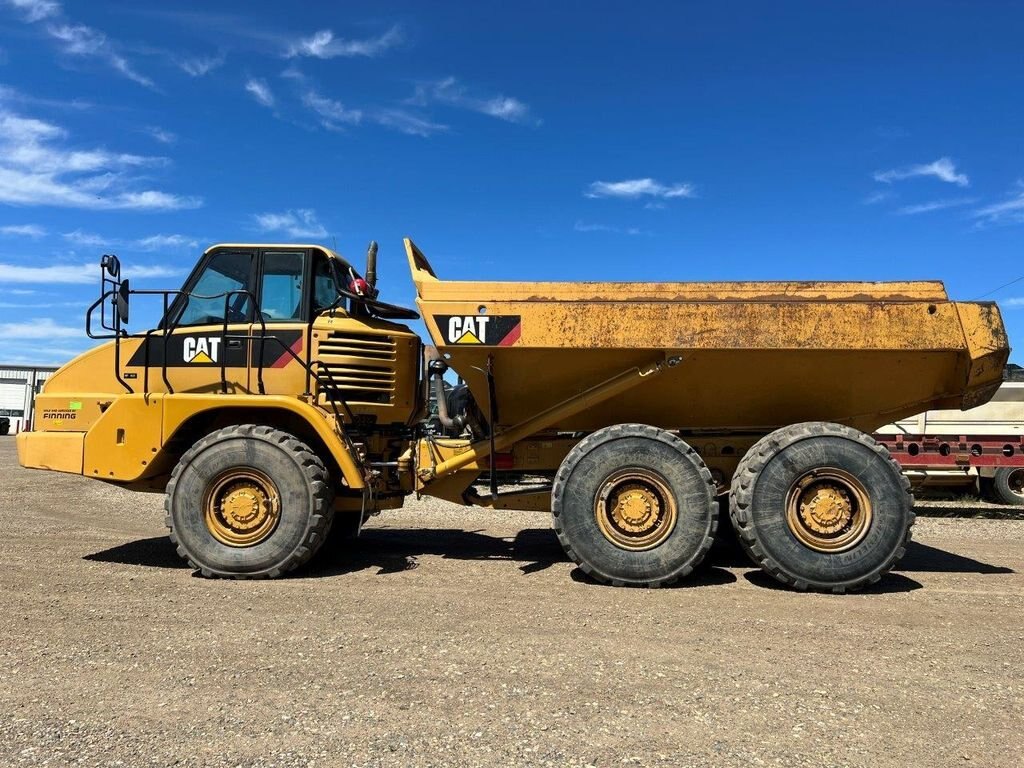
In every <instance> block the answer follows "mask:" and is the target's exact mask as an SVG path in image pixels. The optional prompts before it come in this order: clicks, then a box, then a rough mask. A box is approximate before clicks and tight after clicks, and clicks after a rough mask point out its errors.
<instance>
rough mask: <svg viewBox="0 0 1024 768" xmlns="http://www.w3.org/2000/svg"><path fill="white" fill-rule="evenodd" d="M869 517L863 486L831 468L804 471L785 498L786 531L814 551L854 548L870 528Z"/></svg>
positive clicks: (829, 551)
mask: <svg viewBox="0 0 1024 768" xmlns="http://www.w3.org/2000/svg"><path fill="white" fill-rule="evenodd" d="M872 514H873V510H872V506H871V499H870V497H869V496H868V492H867V489H866V488H865V487H864V484H863V483H861V481H860V480H858V479H857V478H856V477H854V476H853V475H851V474H850V473H849V472H846V471H845V470H842V469H836V468H834V467H824V468H820V469H815V470H812V471H810V472H807V473H806V474H804V475H803V476H801V477H800V478H799V479H798V480H797V481H796V482H795V483H793V485H792V486H791V487H790V489H789V494H788V495H787V497H786V522H787V524H788V525H789V530H790V531H792V533H793V535H794V536H796V538H797V539H798V540H799V541H800V542H801V543H802V544H804V545H805V546H807V547H810V548H811V549H813V550H815V551H817V552H828V553H836V552H845V551H846V550H848V549H852V548H853V547H855V546H857V544H859V543H860V542H861V540H862V539H863V538H864V536H866V535H867V532H868V528H870V527H871V518H872Z"/></svg>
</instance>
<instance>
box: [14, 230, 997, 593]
mask: <svg viewBox="0 0 1024 768" xmlns="http://www.w3.org/2000/svg"><path fill="white" fill-rule="evenodd" d="M405 247H406V254H407V257H408V261H409V267H410V270H411V272H412V278H413V282H414V284H415V286H416V294H417V298H416V303H417V305H418V308H419V313H417V312H415V311H413V310H411V309H406V308H403V307H398V306H395V305H391V304H387V303H384V302H382V301H380V300H379V298H378V292H377V288H376V283H377V274H376V273H377V268H376V244H371V248H370V252H369V253H368V256H367V267H366V270H365V275H360V274H358V273H357V272H356V271H355V269H354V268H353V267H352V266H351V265H350V264H349V263H348V262H346V261H345V260H344V259H342V258H341V257H340V256H339V255H338V254H336V253H334V252H332V251H330V250H327V249H325V248H322V247H320V246H315V245H270V244H229V245H219V246H215V247H213V248H210V249H209V250H208V251H206V253H205V254H204V255H203V257H202V259H201V260H200V262H199V264H198V265H197V266H196V269H195V270H194V272H193V273H192V275H191V276H190V277H189V278H188V280H187V281H186V283H185V285H184V287H183V288H182V289H181V290H180V291H164V292H160V291H156V292H154V291H148V292H141V291H135V290H133V289H131V288H130V286H129V284H128V281H127V280H122V279H121V276H120V266H119V264H118V263H117V260H116V258H114V257H104V263H103V266H102V269H103V289H102V291H101V297H100V299H99V300H98V301H97V302H96V303H95V304H94V305H93V307H92V308H91V309H90V311H89V314H88V316H87V329H88V331H89V333H90V335H91V336H93V337H94V338H107V339H109V340H108V341H107V343H106V344H104V345H102V346H100V347H97V348H96V349H94V350H92V351H90V352H87V353H85V354H84V355H82V356H80V357H79V358H77V359H75V360H73V361H72V362H70V363H69V364H67V365H66V366H64V368H62V369H61V370H60V371H58V372H57V373H56V374H55V375H54V376H53V377H52V378H50V379H49V381H48V382H47V383H46V386H45V389H44V391H43V392H42V393H41V394H40V395H39V396H38V397H37V404H36V413H37V414H38V415H37V420H36V425H35V426H36V430H37V431H34V432H30V433H24V434H22V435H20V436H19V438H18V449H19V460H20V461H21V463H22V464H23V465H24V466H29V467H38V468H44V469H55V470H60V471H65V472H73V473H78V474H83V475H86V476H89V477H94V478H97V479H101V480H105V481H107V482H114V483H120V484H123V485H126V486H128V487H131V488H135V489H139V490H158V491H165V492H166V509H167V522H168V526H169V528H170V535H171V538H172V540H173V541H174V542H175V543H176V544H177V547H178V552H179V554H181V556H182V557H183V558H185V559H186V560H188V562H189V563H191V564H192V565H193V566H194V567H195V568H196V569H198V570H199V571H201V572H202V573H203V574H204V575H207V576H234V577H242V578H252V577H273V576H279V575H281V574H283V573H286V572H288V571H289V570H291V569H293V568H295V567H297V566H299V565H301V564H303V563H304V562H306V560H308V559H309V558H310V557H311V556H312V555H313V554H314V553H315V552H316V551H317V550H318V549H319V548H320V547H321V546H323V544H324V542H325V540H327V538H328V534H329V532H332V531H333V534H334V536H335V537H336V536H339V535H344V534H357V533H358V531H359V528H360V526H361V525H362V522H363V521H364V520H365V519H366V517H367V516H368V515H371V514H374V513H376V512H379V511H381V510H383V509H387V508H393V507H396V506H400V505H401V504H402V500H403V498H405V497H406V496H408V495H410V494H425V495H430V496H436V497H438V498H442V499H446V500H449V501H455V502H457V503H460V504H472V505H479V506H484V507H494V508H505V509H541V510H550V511H551V513H552V520H553V526H554V528H555V531H556V533H557V534H558V538H559V540H560V541H561V543H562V546H563V547H564V549H565V551H566V553H567V554H568V555H569V556H570V557H571V558H572V559H573V560H574V561H575V562H577V563H578V564H579V565H580V566H581V567H582V568H583V569H584V570H585V571H586V572H587V573H589V574H590V575H591V576H593V577H594V578H596V579H598V580H600V581H604V582H608V583H612V584H616V585H638V586H640V585H642V586H658V585H662V584H666V583H670V582H672V581H675V580H677V579H679V578H681V577H685V576H686V575H688V574H689V573H690V572H691V571H692V570H693V569H694V567H696V565H697V564H698V563H699V562H700V561H701V559H702V558H703V557H704V555H705V554H706V552H707V550H708V548H709V547H710V545H711V541H712V538H713V536H714V534H715V530H716V526H717V523H718V501H717V497H718V496H719V494H720V493H725V492H727V493H728V494H729V517H730V520H731V523H732V525H733V527H734V528H735V530H736V533H737V534H738V537H739V540H740V541H741V543H742V544H743V546H744V548H745V549H746V551H747V553H748V554H749V555H750V556H751V558H752V559H753V561H754V562H755V563H756V564H757V565H759V566H760V567H762V568H764V569H765V570H766V571H767V572H768V573H770V574H771V575H772V576H773V577H775V578H776V579H778V580H779V581H781V582H782V583H784V584H787V585H790V586H792V587H795V588H797V589H809V590H821V591H836V592H842V591H847V590H851V589H856V588H859V587H862V586H864V585H865V584H869V583H872V582H874V581H876V580H877V579H878V578H879V577H880V576H881V574H883V573H884V572H886V571H887V570H888V569H890V568H891V567H892V566H893V564H894V563H895V562H896V561H897V560H898V559H899V558H900V557H901V556H902V554H903V552H904V550H905V546H906V543H907V541H908V540H909V536H910V528H911V525H912V524H913V519H914V518H913V512H912V497H911V495H910V491H909V485H908V484H907V481H906V480H905V479H904V477H903V475H902V474H901V473H900V470H899V467H898V466H897V465H896V463H895V462H894V461H893V460H892V458H891V456H890V455H889V453H888V451H887V450H886V449H885V448H884V447H883V446H881V445H879V444H878V443H877V442H876V441H875V440H874V439H872V438H871V437H870V436H869V434H867V433H869V432H870V431H872V430H874V429H876V428H877V427H879V426H881V425H882V424H885V423H888V422H891V421H894V420H896V419H899V418H902V417H905V416H908V415H910V414H913V413H918V412H920V411H922V410H926V409H929V408H956V409H959V408H969V407H972V406H975V405H978V404H980V403H983V402H985V401H987V400H988V398H990V397H991V396H992V393H993V392H995V390H996V389H997V388H998V386H999V383H1000V380H1001V374H1002V370H1003V366H1004V365H1005V363H1006V360H1007V357H1008V354H1009V348H1008V345H1007V340H1006V335H1005V331H1004V329H1003V324H1002V320H1001V317H1000V315H999V310H998V308H997V307H996V306H995V304H993V303H990V302H975V303H961V302H953V301H950V300H949V298H948V296H947V295H946V292H945V290H944V288H943V286H942V284H941V283H938V282H902V283H656V284H639V283H493V282H487V283H485V282H449V281H442V280H439V279H438V278H437V276H436V275H435V273H434V271H433V269H432V268H431V266H430V264H429V262H428V261H427V260H426V258H425V257H424V256H423V254H422V253H421V252H420V251H419V250H418V249H417V248H416V246H415V245H414V244H413V243H412V242H411V241H409V240H406V241H405ZM139 293H150V294H156V295H157V296H158V297H160V298H161V299H162V301H163V304H164V307H165V311H164V316H163V320H162V321H161V324H160V325H159V327H158V328H156V329H153V330H150V331H146V332H144V333H128V332H127V330H126V323H127V321H128V316H129V304H130V299H131V297H132V296H134V295H137V294H139ZM420 315H422V318H423V321H424V322H425V324H426V326H427V328H428V330H429V333H430V335H431V338H432V340H433V345H432V346H426V347H424V345H423V344H422V342H421V341H420V339H419V338H418V337H417V335H416V334H415V333H413V332H412V331H411V330H410V329H409V328H408V327H407V326H406V325H404V324H402V323H401V322H400V321H402V320H411V319H415V318H417V317H419V316H420ZM449 369H451V370H453V371H455V372H456V373H457V374H458V375H459V377H461V379H462V381H463V382H464V383H462V384H460V385H459V386H456V387H454V388H451V390H450V391H446V390H445V388H444V383H443V379H444V376H445V374H446V373H447V372H448V370H449ZM431 387H433V391H434V393H435V397H436V404H437V414H436V419H435V424H436V425H437V424H439V425H440V426H439V428H430V427H427V426H425V421H424V418H425V416H426V415H427V404H428V401H429V399H430V388H431Z"/></svg>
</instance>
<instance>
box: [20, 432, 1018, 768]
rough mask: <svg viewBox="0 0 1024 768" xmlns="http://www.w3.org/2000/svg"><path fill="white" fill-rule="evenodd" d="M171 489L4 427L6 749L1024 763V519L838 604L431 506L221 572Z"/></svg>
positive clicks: (742, 569)
mask: <svg viewBox="0 0 1024 768" xmlns="http://www.w3.org/2000/svg"><path fill="white" fill-rule="evenodd" d="M161 504H162V499H161V498H160V497H159V496H155V495H142V494H133V493H129V492H125V491H122V490H120V489H117V488H113V487H108V486H104V485H102V484H100V483H96V482H93V481H90V480H85V479H83V478H79V477H74V476H69V475H61V474H55V473H43V472H35V471H27V470H22V469H20V468H19V467H17V464H16V460H15V456H14V445H13V440H11V439H0V564H2V566H3V567H2V568H0V595H2V600H3V603H2V605H3V611H2V615H0V765H3V766H35V765H53V766H62V765H104V766H106V765H110V766H117V765H124V766H149V765H153V766H164V765H178V766H279V765H280V766H313V765H315V766H335V765H336V766H384V765H387V766H391V765H417V766H419V765H423V766H426V765H502V766H505V765H553V766H562V765H573V766H586V765H595V766H613V765H614V766H621V765H655V766H658V765H663V766H716V767H717V766H743V767H744V768H746V767H747V766H760V765H769V766H804V765H807V766H825V765H829V766H832V765H834V766H847V765H849V766H872V767H873V768H874V767H876V766H889V765H892V766H901V767H903V766H965V765H977V766H1019V765H1020V764H1021V762H1020V755H1021V753H1022V752H1024V732H1022V728H1021V724H1022V723H1024V706H1022V698H1021V693H1022V685H1024V680H1022V676H1024V672H1022V661H1024V655H1022V652H1021V648H1022V640H1024V618H1022V614H1021V609H1022V607H1024V575H1022V572H1024V550H1022V547H1021V537H1022V534H1024V521H1022V520H1013V519H967V517H965V516H966V515H976V514H978V513H979V510H980V509H983V508H982V507H977V506H974V507H968V506H965V505H964V504H963V503H962V502H961V503H959V504H954V505H952V506H951V505H949V504H947V505H944V506H943V505H938V506H930V507H928V508H927V509H921V510H919V511H921V512H924V513H926V514H927V513H929V511H932V514H942V515H952V514H956V515H958V516H956V517H940V518H935V517H926V518H922V519H920V520H919V521H918V524H917V526H916V527H915V543H914V544H913V545H912V547H911V549H910V551H909V552H908V554H907V557H906V558H905V559H904V560H903V562H902V563H901V564H900V566H899V570H898V572H897V573H894V574H892V575H890V576H889V577H887V578H886V579H884V580H883V581H882V582H881V583H880V585H878V587H877V588H875V589H873V590H872V591H870V592H866V593H862V594H857V595H850V596H823V595H803V594H796V593H793V592H789V591H786V590H783V589H779V588H776V587H775V586H774V584H773V582H770V581H769V580H767V579H766V578H765V577H763V576H762V575H761V574H760V573H759V572H757V571H755V570H752V569H751V568H750V566H749V565H748V563H747V562H746V561H745V559H744V557H743V554H742V553H741V552H739V551H737V550H736V549H735V548H734V547H733V546H731V545H730V544H729V543H728V542H723V543H721V544H717V545H716V547H715V548H714V549H713V550H712V552H711V555H710V556H709V563H708V564H707V565H706V566H705V567H703V568H702V569H701V571H700V572H699V574H697V575H696V576H695V577H694V578H691V579H689V580H688V581H686V582H685V583H684V584H683V585H681V586H680V587H679V588H673V589H664V590H651V591H645V590H628V589H612V588H608V587H601V586H597V585H594V584H592V583H589V582H588V581H587V580H586V578H584V577H583V576H582V575H581V574H580V572H579V571H578V570H576V569H575V568H574V567H573V566H572V564H571V563H569V562H567V561H566V560H565V558H564V557H563V556H562V553H561V550H560V549H559V546H558V543H557V540H556V539H555V537H554V535H553V534H552V532H551V531H550V526H549V524H548V520H547V517H546V516H545V515H537V514H530V513H501V512H487V511H483V510H468V509H463V508H460V507H456V506H453V505H449V504H445V503H443V502H437V501H429V500H423V501H418V502H410V503H409V504H408V505H407V506H406V508H405V509H404V510H401V511H396V512H390V513H385V514H384V515H382V516H380V517H379V518H376V519H375V520H374V521H373V523H372V524H371V525H370V526H369V527H368V529H367V530H366V531H365V533H364V537H363V538H362V539H361V540H360V541H359V542H358V543H357V545H355V546H353V547H351V548H347V549H344V550H340V551H334V552H331V553H329V554H326V555H324V556H321V557H320V558H319V559H318V561H317V562H316V563H315V564H313V565H312V566H311V567H309V568H307V569H305V570H304V571H302V572H301V573H300V575H298V576H296V577H294V578H290V579H286V580H280V581H272V582H231V581H207V580H204V579H199V578H194V577H192V574H191V571H190V570H189V569H188V568H186V567H184V565H183V564H182V563H181V562H179V561H178V560H177V558H176V556H175V554H174V551H173V549H172V548H171V546H170V545H169V543H168V541H167V539H166V538H165V535H164V529H163V522H162V521H163V515H162V512H161ZM933 510H939V511H938V512H934V511H933ZM950 510H953V511H952V512H951V511H950ZM982 514H984V513H982Z"/></svg>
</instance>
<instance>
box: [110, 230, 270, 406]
mask: <svg viewBox="0 0 1024 768" xmlns="http://www.w3.org/2000/svg"><path fill="white" fill-rule="evenodd" d="M255 286H256V251H255V250H254V249H247V248H233V247H226V248H217V249H214V250H212V251H210V252H208V253H207V254H206V255H205V257H204V258H203V260H202V261H201V262H200V264H199V266H198V267H197V268H196V270H195V271H194V272H193V273H192V275H191V276H190V277H189V279H188V281H186V283H185V287H184V288H183V290H182V293H181V295H179V296H178V297H177V298H176V299H175V301H174V303H173V304H172V306H171V308H170V310H169V312H168V314H167V317H165V318H164V320H163V322H162V323H161V328H160V329H159V330H157V331H155V332H153V333H152V334H151V335H150V336H149V337H148V338H146V339H144V340H143V341H142V342H141V343H140V344H139V345H138V348H137V349H136V350H135V351H134V352H133V353H132V355H131V356H130V359H129V360H128V361H127V363H126V365H125V371H124V376H125V377H126V378H127V379H129V380H130V381H132V382H133V383H135V384H136V389H139V390H140V391H141V389H140V386H139V385H141V384H142V383H143V382H145V390H146V391H148V392H164V391H166V390H167V387H166V385H165V382H164V377H165V376H166V379H167V381H168V382H170V385H171V387H172V388H173V390H174V391H175V392H220V391H223V390H225V389H226V390H227V392H248V391H250V388H249V379H250V376H249V346H250V345H249V341H248V340H247V339H244V338H234V339H232V338H231V337H232V336H238V337H245V336H248V335H249V329H250V327H251V322H252V317H253V309H254V305H253V297H254V296H255V290H254V289H255ZM225 321H226V322H225ZM164 334H169V335H168V336H167V338H166V340H165V338H164Z"/></svg>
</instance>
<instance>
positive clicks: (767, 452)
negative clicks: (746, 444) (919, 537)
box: [729, 422, 914, 593]
mask: <svg viewBox="0 0 1024 768" xmlns="http://www.w3.org/2000/svg"><path fill="white" fill-rule="evenodd" d="M729 514H730V517H731V519H732V524H733V527H734V528H735V530H736V533H737V535H738V537H739V539H740V543H741V544H742V545H743V548H744V549H745V550H746V552H747V554H748V555H749V556H750V558H751V560H753V561H754V563H755V564H756V565H758V566H760V567H761V568H763V569H764V570H765V571H767V572H768V573H769V574H771V575H772V576H773V577H774V578H775V579H777V580H778V581H780V582H782V583H783V584H786V585H788V586H791V587H793V588H795V589H798V590H802V591H805V590H813V591H818V592H835V593H842V592H848V591H852V590H856V589H860V588H862V587H864V586H866V585H868V584H872V583H874V582H876V581H878V580H879V579H880V578H881V576H882V574H884V573H886V572H887V571H889V570H890V569H891V568H892V567H893V566H894V565H895V564H896V562H897V561H898V560H899V559H900V558H901V557H902V556H903V553H904V552H905V551H906V546H907V542H909V540H910V528H911V526H912V525H913V524H914V497H913V495H912V494H911V491H910V481H909V480H907V478H906V477H905V476H904V475H903V473H902V472H901V471H900V467H899V465H898V464H897V463H896V462H895V461H894V460H893V458H892V456H890V455H889V451H888V450H886V449H885V447H884V446H882V445H880V444H879V443H877V442H876V441H875V440H873V439H872V438H871V437H869V436H868V435H865V434H864V433H862V432H859V431H857V430H855V429H852V428H850V427H846V426H842V425H840V424H830V423H825V422H808V423H804V424H794V425H792V426H790V427H784V428H783V429H779V430H777V431H775V432H772V433H771V434H770V435H768V436H766V437H764V438H762V439H761V440H759V441H758V442H757V443H755V444H754V446H753V447H752V448H751V449H750V450H749V451H748V452H747V454H746V456H744V457H743V459H742V461H740V463H739V466H738V467H737V468H736V474H735V475H734V476H733V480H732V488H731V491H730V505H729Z"/></svg>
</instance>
